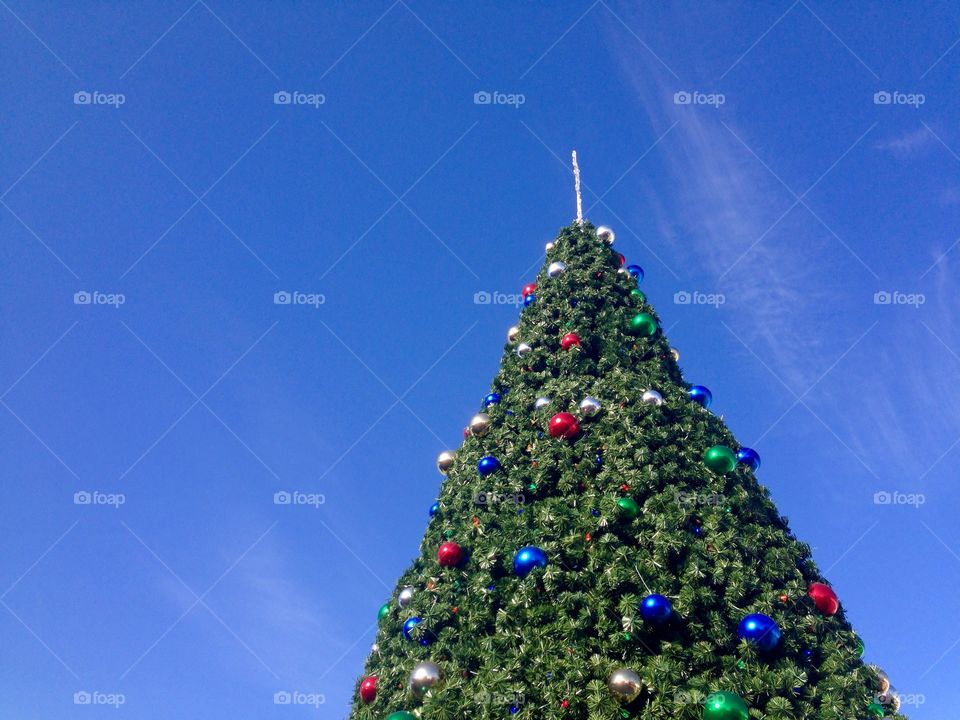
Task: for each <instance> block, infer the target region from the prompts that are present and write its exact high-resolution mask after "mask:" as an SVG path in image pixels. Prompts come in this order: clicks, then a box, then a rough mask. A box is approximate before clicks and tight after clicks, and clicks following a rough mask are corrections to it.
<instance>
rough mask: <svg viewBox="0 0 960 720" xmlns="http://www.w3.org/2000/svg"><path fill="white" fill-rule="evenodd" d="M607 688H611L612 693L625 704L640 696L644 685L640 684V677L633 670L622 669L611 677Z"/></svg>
mask: <svg viewBox="0 0 960 720" xmlns="http://www.w3.org/2000/svg"><path fill="white" fill-rule="evenodd" d="M607 687H608V688H610V692H612V693H613V694H614V695H616V696H617V697H618V698H620V699H621V700H623V701H624V702H630V701H631V700H634V699H635V698H636V697H637V695H639V694H640V690H641V689H642V688H643V684H642V683H641V682H640V676H639V675H637V674H636V673H635V672H634V671H633V670H631V669H630V668H620V669H619V670H615V671H614V673H613V675H611V676H610V679H609V680H608V681H607Z"/></svg>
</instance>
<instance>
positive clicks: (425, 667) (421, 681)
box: [408, 662, 442, 694]
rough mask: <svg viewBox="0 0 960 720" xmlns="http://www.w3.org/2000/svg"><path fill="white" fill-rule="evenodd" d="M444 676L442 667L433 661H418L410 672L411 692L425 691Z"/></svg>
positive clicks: (409, 684)
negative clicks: (441, 671)
mask: <svg viewBox="0 0 960 720" xmlns="http://www.w3.org/2000/svg"><path fill="white" fill-rule="evenodd" d="M441 678H442V675H441V674H440V668H439V667H437V665H436V664H435V663H432V662H422V663H417V664H416V666H415V667H414V668H413V672H411V673H410V681H409V683H408V686H409V688H410V690H411V692H414V693H418V694H420V693H425V692H426V691H427V690H429V689H430V688H432V687H434V686H436V685H437V684H438V683H439V682H440V680H441Z"/></svg>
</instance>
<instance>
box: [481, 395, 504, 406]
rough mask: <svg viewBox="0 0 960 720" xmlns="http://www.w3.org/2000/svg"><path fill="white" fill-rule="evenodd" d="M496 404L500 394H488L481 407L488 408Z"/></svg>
mask: <svg viewBox="0 0 960 720" xmlns="http://www.w3.org/2000/svg"><path fill="white" fill-rule="evenodd" d="M498 402H500V393H490V394H489V395H487V396H486V397H485V398H484V399H483V406H484V407H485V408H488V407H490V406H491V405H496V404H497V403H498Z"/></svg>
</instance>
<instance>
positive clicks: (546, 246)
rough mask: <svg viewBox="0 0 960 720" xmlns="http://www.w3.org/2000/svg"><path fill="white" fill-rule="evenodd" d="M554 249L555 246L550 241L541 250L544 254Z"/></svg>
mask: <svg viewBox="0 0 960 720" xmlns="http://www.w3.org/2000/svg"><path fill="white" fill-rule="evenodd" d="M555 247H556V244H555V243H553V242H552V241H551V242H548V243H547V244H546V245H544V246H543V250H544V252H550V251H551V250H553V249H554V248H555Z"/></svg>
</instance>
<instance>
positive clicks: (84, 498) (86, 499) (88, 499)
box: [73, 490, 93, 505]
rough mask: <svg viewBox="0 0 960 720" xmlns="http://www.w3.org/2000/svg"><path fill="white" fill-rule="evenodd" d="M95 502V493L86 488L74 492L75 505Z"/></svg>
mask: <svg viewBox="0 0 960 720" xmlns="http://www.w3.org/2000/svg"><path fill="white" fill-rule="evenodd" d="M92 502H93V495H91V494H90V493H89V492H87V491H86V490H78V491H77V492H75V493H74V494H73V504H74V505H89V504H90V503H92Z"/></svg>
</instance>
